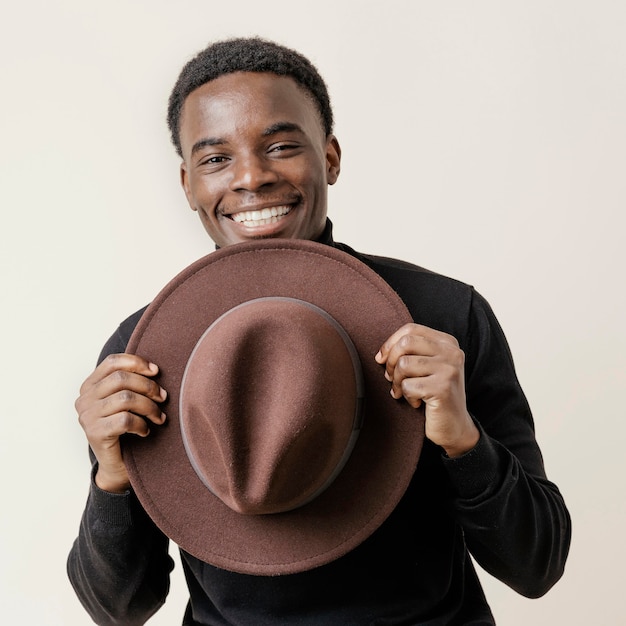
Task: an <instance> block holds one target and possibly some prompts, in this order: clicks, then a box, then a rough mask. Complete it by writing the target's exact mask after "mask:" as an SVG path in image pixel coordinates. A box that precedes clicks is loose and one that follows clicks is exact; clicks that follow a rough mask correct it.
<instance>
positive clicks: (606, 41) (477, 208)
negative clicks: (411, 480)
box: [0, 0, 626, 626]
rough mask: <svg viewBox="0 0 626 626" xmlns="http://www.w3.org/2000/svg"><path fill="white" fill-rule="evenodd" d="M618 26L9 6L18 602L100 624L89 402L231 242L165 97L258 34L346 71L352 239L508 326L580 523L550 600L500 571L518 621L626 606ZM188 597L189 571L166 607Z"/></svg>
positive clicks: (165, 618) (624, 42) (324, 67)
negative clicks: (92, 386) (451, 283)
mask: <svg viewBox="0 0 626 626" xmlns="http://www.w3.org/2000/svg"><path fill="white" fill-rule="evenodd" d="M624 33H626V5H625V4H624V3H623V2H622V0H614V1H611V0H595V1H593V2H591V1H588V2H585V1H582V0H531V1H528V0H527V1H525V2H521V1H518V2H514V1H506V0H478V1H473V2H471V1H468V0H455V1H450V2H446V1H436V0H424V1H420V0H413V1H408V0H407V1H400V0H385V1H384V2H383V1H382V0H377V1H375V2H373V1H368V0H351V1H344V2H341V1H339V0H317V1H316V2H293V1H271V0H266V1H265V2H258V1H256V0H241V1H240V2H232V3H218V2H208V1H207V0H202V1H195V0H181V1H180V2H171V1H165V0H150V1H147V0H145V1H139V0H138V1H135V2H131V1H122V0H109V1H107V2H95V1H93V0H92V1H90V0H65V1H63V0H58V1H56V2H55V1H49V0H34V1H30V2H29V1H28V0H26V1H24V2H20V3H13V2H8V1H7V0H5V1H4V2H3V5H2V8H0V50H1V52H2V54H1V56H0V66H1V74H0V75H1V79H2V80H1V83H0V89H1V90H2V105H1V107H2V114H1V116H0V142H1V143H0V145H1V150H0V159H1V167H0V177H1V183H0V203H1V207H2V228H1V231H0V237H1V238H2V240H1V243H0V246H1V247H0V255H1V258H2V263H1V269H2V291H3V293H2V299H3V300H2V308H1V312H0V315H1V316H2V324H1V331H0V332H1V333H2V337H1V339H0V345H1V346H2V361H1V364H0V367H1V368H2V371H1V373H0V374H1V375H0V384H1V385H2V387H1V390H2V436H1V438H0V463H1V464H2V467H1V474H0V475H1V477H2V496H3V497H2V499H3V506H2V515H1V516H0V574H1V579H0V621H1V622H2V623H3V624H37V625H38V626H39V625H41V626H48V625H54V626H57V625H58V626H73V625H82V624H89V623H90V620H89V618H88V617H87V615H86V613H84V611H83V609H82V607H81V606H80V604H79V602H78V600H77V599H76V598H75V596H74V594H73V591H72V589H71V587H70V585H69V583H68V581H67V578H66V575H65V559H66V556H67V552H68V550H69V549H70V546H71V543H72V541H73V539H74V537H75V535H76V533H77V530H78V524H79V519H80V515H81V512H82V509H83V505H84V501H85V498H86V496H87V489H88V478H89V463H88V458H87V446H86V441H85V438H84V435H83V433H82V430H81V429H80V427H79V425H78V423H77V421H76V415H75V411H74V407H73V403H74V399H75V397H76V396H77V394H78V388H79V386H80V384H81V382H82V381H83V379H84V378H85V377H86V376H87V375H88V374H89V373H90V372H91V371H92V369H93V366H94V364H95V359H96V357H97V354H98V352H99V350H100V348H101V346H102V344H103V343H104V341H105V340H106V339H107V338H108V337H109V335H110V334H111V333H112V332H113V331H114V329H115V327H116V326H117V324H118V323H119V322H120V321H121V320H122V319H123V318H125V317H126V316H127V315H129V314H130V313H132V312H134V311H135V310H136V309H138V308H139V307H141V306H143V305H144V304H146V303H148V302H149V301H150V300H151V299H152V298H153V297H154V295H155V294H156V293H157V292H158V291H159V290H160V289H161V287H162V286H163V285H164V284H165V283H166V282H167V281H168V280H169V279H170V278H171V277H172V276H174V275H175V274H176V273H177V272H178V271H180V270H181V269H183V268H184V267H185V266H186V265H187V264H189V263H190V262H191V261H193V260H195V259H197V258H199V257H200V256H203V255H204V254H206V253H208V252H210V251H211V250H212V249H213V246H212V243H211V242H210V241H209V239H208V237H207V236H206V235H205V233H204V231H203V229H202V228H201V226H200V223H199V221H198V219H197V216H196V215H195V214H194V213H193V212H192V211H190V210H189V208H188V207H187V204H186V201H185V198H184V195H183V192H182V190H181V189H180V187H179V182H178V165H179V161H178V158H177V157H176V155H175V153H174V150H173V148H172V147H171V146H170V143H169V137H168V133H167V129H166V125H165V109H166V102H167V98H168V95H169V91H170V89H171V87H172V85H173V83H174V81H175V79H176V76H177V74H178V72H179V70H180V69H181V67H182V65H183V64H184V63H185V62H186V61H187V60H188V59H189V58H190V57H191V56H192V55H194V54H195V53H196V52H197V51H198V50H200V49H201V48H203V47H204V46H205V45H206V44H207V43H208V42H209V41H212V40H215V39H221V38H224V37H228V36H240V35H255V34H258V35H261V36H264V37H268V38H272V39H275V40H277V41H279V42H281V43H284V44H286V45H289V46H293V47H295V48H297V49H299V50H300V51H302V52H303V53H304V54H305V55H307V56H309V57H310V58H311V59H312V60H313V62H314V63H315V64H316V65H317V66H318V68H319V69H320V71H321V73H322V75H323V76H324V77H325V79H326V80H327V82H328V86H329V89H330V93H331V97H332V99H333V104H334V108H335V112H336V134H337V136H338V138H339V140H340V142H341V145H342V147H343V163H342V174H341V177H340V180H339V182H338V183H337V185H336V186H335V187H334V188H332V189H331V193H330V215H331V217H332V219H333V220H334V223H335V235H336V239H337V240H339V241H345V242H346V243H348V244H350V245H352V246H353V247H355V248H356V249H358V250H362V251H364V252H369V253H373V254H382V255H388V256H394V257H399V258H401V259H405V260H407V261H411V262H414V263H417V264H419V265H423V266H425V267H428V268H430V269H433V270H435V271H438V272H440V273H443V274H447V275H450V276H453V277H455V278H458V279H461V280H463V281H466V282H469V283H471V284H473V285H474V286H475V287H476V288H477V289H478V291H480V292H481V293H482V294H483V295H484V296H485V297H486V298H487V299H488V300H489V301H490V303H491V304H492V306H493V308H494V309H495V312H496V314H497V316H498V318H499V320H500V322H501V324H502V325H503V327H504V329H505V332H506V334H507V337H508V339H509V342H510V344H511V348H512V351H513V354H514V357H515V361H516V365H517V369H518V374H519V377H520V379H521V382H522V385H523V387H524V389H525V391H526V393H527V395H528V397H529V399H530V402H531V405H532V407H533V411H534V415H535V420H536V429H537V437H538V440H539V442H540V445H541V447H542V450H543V452H544V457H545V461H546V468H547V471H548V475H549V477H550V478H551V479H552V480H554V481H555V482H556V483H557V484H558V485H559V487H560V488H561V490H562V492H563V494H564V496H565V499H566V502H567V504H568V506H569V508H570V511H571V514H572V518H573V530H574V535H573V543H572V549H571V554H570V559H569V562H568V565H567V569H566V572H565V575H564V577H563V579H562V581H561V582H560V583H559V584H558V585H557V586H556V587H555V588H554V589H553V590H552V591H551V592H550V593H548V595H547V596H545V597H544V598H541V599H538V600H528V599H525V598H522V597H520V596H517V595H516V594H515V593H513V592H512V591H510V590H509V589H508V588H506V587H505V586H504V585H502V584H501V583H499V582H498V581H496V580H494V579H492V578H491V577H490V576H489V575H487V574H482V573H481V577H482V579H483V581H484V585H485V587H486V593H487V596H488V598H489V600H490V603H491V606H492V608H493V611H494V613H495V616H496V619H497V620H498V623H499V624H503V625H505V626H514V625H519V626H522V625H524V626H526V625H528V624H537V625H546V626H547V625H553V624H568V625H575V624H581V625H582V624H585V625H586V624H600V625H605V624H607V625H613V624H621V623H625V622H624V621H623V620H624V619H625V613H624V610H623V582H624V580H623V578H624V577H623V569H622V566H621V565H622V563H623V561H624V556H626V555H625V554H624V552H625V546H626V543H625V539H624V537H625V533H624V523H625V521H626V515H625V513H626V506H625V503H624V495H625V494H624V479H623V475H624V471H625V469H626V467H625V462H624V455H623V453H622V452H623V450H622V448H623V445H624V441H625V436H626V420H625V419H624V418H625V415H624V402H623V398H622V396H623V393H624V390H625V388H626V384H625V383H626V365H625V358H624V351H625V349H626V336H625V333H624V322H625V321H626V320H625V313H626V307H625V295H624V293H625V287H624V281H625V279H624V276H623V274H624V269H625V265H626V263H625V260H626V259H625V254H624V246H623V239H624V218H623V215H624V210H625V202H626V176H625V169H626V118H625V116H626V37H625V36H624ZM424 515H428V511H424ZM185 601H186V588H185V585H184V581H183V578H182V573H181V571H180V567H179V566H178V567H177V568H176V572H175V574H174V576H173V579H172V591H171V594H170V598H169V601H168V602H167V604H166V606H165V607H164V608H163V609H162V610H161V611H160V612H159V613H158V614H157V616H155V617H154V618H153V619H152V620H151V621H150V624H153V625H155V626H156V625H158V624H161V625H167V626H172V625H173V624H179V623H180V622H181V617H182V612H183V607H184V604H185Z"/></svg>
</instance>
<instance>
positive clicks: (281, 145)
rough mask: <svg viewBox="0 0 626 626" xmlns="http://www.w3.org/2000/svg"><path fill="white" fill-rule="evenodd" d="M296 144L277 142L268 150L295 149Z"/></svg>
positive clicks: (282, 150)
mask: <svg viewBox="0 0 626 626" xmlns="http://www.w3.org/2000/svg"><path fill="white" fill-rule="evenodd" d="M296 148H297V146H296V145H294V144H292V143H279V144H276V145H274V146H272V147H271V148H270V152H286V151H288V150H295V149H296Z"/></svg>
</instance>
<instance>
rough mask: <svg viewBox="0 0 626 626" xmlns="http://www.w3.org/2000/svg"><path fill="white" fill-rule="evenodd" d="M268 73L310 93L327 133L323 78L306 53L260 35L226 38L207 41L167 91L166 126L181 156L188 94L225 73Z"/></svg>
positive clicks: (327, 105) (329, 125) (328, 116)
mask: <svg viewBox="0 0 626 626" xmlns="http://www.w3.org/2000/svg"><path fill="white" fill-rule="evenodd" d="M234 72H269V73H271V74H276V75H278V76H290V77H291V78H293V79H294V80H295V81H296V83H298V85H300V86H301V87H303V88H304V89H305V90H306V92H307V93H308V94H310V95H311V97H312V99H313V102H314V103H315V105H316V106H317V109H318V111H319V113H320V117H321V121H322V125H323V127H324V130H325V131H326V135H330V134H331V133H332V131H333V112H332V109H331V106H330V97H329V95H328V89H327V87H326V83H325V82H324V79H323V78H322V77H321V76H320V74H319V72H318V71H317V69H316V68H315V66H314V65H313V64H312V63H311V61H309V60H308V59H307V58H306V57H305V56H303V55H302V54H300V53H299V52H296V51H295V50H292V49H291V48H287V47H285V46H281V45H279V44H277V43H274V42H273V41H268V40H265V39H261V38H260V37H249V38H236V39H226V40H223V41H218V42H215V43H212V44H210V45H209V46H208V47H207V48H205V49H204V50H202V51H201V52H199V53H198V54H197V55H196V56H195V57H194V58H193V59H191V61H189V62H187V64H186V65H185V66H184V67H183V69H182V70H181V72H180V75H179V76H178V80H177V81H176V84H175V85H174V89H173V90H172V93H171V94H170V98H169V103H168V107H167V125H168V126H169V129H170V134H171V138H172V143H173V144H174V146H175V148H176V152H177V153H178V155H179V156H181V157H182V149H181V145H180V116H181V112H182V109H183V104H184V103H185V100H186V98H187V96H188V95H189V94H190V93H191V92H192V91H194V90H195V89H197V88H198V87H201V86H202V85H204V84H205V83H208V82H210V81H212V80H215V79H216V78H219V77H220V76H223V75H224V74H232V73H234Z"/></svg>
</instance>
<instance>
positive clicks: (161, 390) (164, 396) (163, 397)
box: [159, 387, 167, 400]
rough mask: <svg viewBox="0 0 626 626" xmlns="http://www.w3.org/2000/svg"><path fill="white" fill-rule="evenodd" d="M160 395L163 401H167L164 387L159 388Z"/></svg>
mask: <svg viewBox="0 0 626 626" xmlns="http://www.w3.org/2000/svg"><path fill="white" fill-rule="evenodd" d="M159 389H160V391H159V395H160V397H161V400H165V398H167V391H165V389H163V387H160V388H159Z"/></svg>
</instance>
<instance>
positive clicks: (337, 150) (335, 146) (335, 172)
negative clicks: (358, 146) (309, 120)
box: [326, 135, 341, 185]
mask: <svg viewBox="0 0 626 626" xmlns="http://www.w3.org/2000/svg"><path fill="white" fill-rule="evenodd" d="M340 171H341V146H340V145H339V142H338V141H337V137H335V135H329V136H328V139H327V140H326V182H327V183H328V184H329V185H334V184H335V183H336V182H337V179H338V178H339V172H340Z"/></svg>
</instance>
